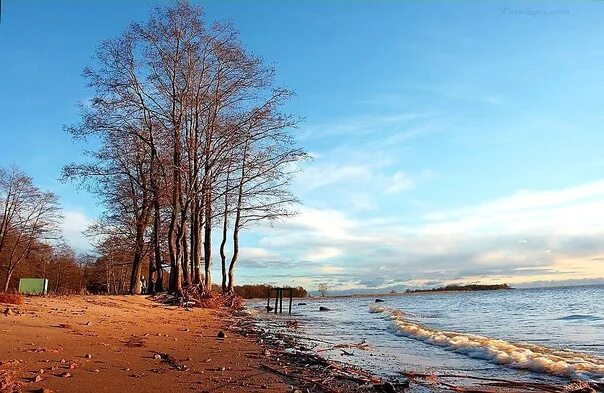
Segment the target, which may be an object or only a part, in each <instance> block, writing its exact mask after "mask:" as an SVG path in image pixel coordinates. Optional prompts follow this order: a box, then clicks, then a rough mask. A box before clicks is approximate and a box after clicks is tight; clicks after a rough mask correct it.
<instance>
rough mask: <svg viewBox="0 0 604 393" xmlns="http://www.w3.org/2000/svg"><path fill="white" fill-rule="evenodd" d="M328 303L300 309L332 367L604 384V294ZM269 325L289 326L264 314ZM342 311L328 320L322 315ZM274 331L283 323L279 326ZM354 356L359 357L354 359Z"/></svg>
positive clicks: (518, 292)
mask: <svg viewBox="0 0 604 393" xmlns="http://www.w3.org/2000/svg"><path fill="white" fill-rule="evenodd" d="M374 299H375V298H326V299H313V300H305V302H306V303H307V305H301V306H298V305H297V302H295V303H294V310H293V315H292V318H293V319H296V320H298V322H299V325H300V328H299V329H298V331H297V332H296V334H299V335H302V336H306V337H308V338H309V340H308V344H312V345H316V347H315V350H320V351H323V350H325V349H329V348H333V345H337V344H350V343H360V342H366V343H367V344H369V345H370V347H371V349H370V350H362V349H355V348H351V349H344V351H342V350H341V349H331V350H327V351H324V352H323V353H324V354H325V355H326V356H327V357H330V358H333V359H337V360H339V361H344V362H347V363H350V364H355V365H360V366H362V367H364V368H365V369H369V370H370V371H372V372H374V373H376V374H378V375H384V376H396V375H400V372H401V371H413V372H420V373H438V374H443V373H449V374H465V375H473V376H478V377H497V378H502V377H504V378H510V379H515V380H521V381H533V382H552V383H565V382H568V381H569V380H570V379H582V380H592V381H604V304H603V302H604V286H591V287H565V288H545V289H515V290H510V291H480V292H454V293H423V294H409V295H399V296H387V297H384V298H383V299H384V300H385V302H384V303H375V302H374ZM263 305H265V303H264V304H261V303H259V302H252V303H250V305H249V307H250V308H252V309H255V310H256V312H257V314H258V315H259V316H261V318H263V319H264V321H265V322H266V323H269V324H270V321H273V322H275V321H278V320H281V321H282V320H284V319H287V318H286V317H284V316H282V317H275V316H274V315H273V314H267V313H266V311H264V312H262V311H261V310H262V306H263ZM321 305H323V306H326V307H329V308H330V309H331V310H332V311H329V312H319V311H318V308H319V306H321ZM273 326H274V323H273ZM347 353H352V354H353V355H352V356H350V355H348V354H347Z"/></svg>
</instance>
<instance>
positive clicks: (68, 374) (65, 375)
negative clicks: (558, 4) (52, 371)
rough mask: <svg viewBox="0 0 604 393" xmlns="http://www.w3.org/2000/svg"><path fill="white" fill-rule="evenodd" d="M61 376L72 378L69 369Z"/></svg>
mask: <svg viewBox="0 0 604 393" xmlns="http://www.w3.org/2000/svg"><path fill="white" fill-rule="evenodd" d="M60 377H62V378H71V374H70V373H68V372H67V371H65V372H62V373H61V375H60Z"/></svg>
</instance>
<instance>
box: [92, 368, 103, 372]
mask: <svg viewBox="0 0 604 393" xmlns="http://www.w3.org/2000/svg"><path fill="white" fill-rule="evenodd" d="M92 371H94V372H95V373H98V372H99V371H101V370H99V369H98V368H95V369H94V370H92Z"/></svg>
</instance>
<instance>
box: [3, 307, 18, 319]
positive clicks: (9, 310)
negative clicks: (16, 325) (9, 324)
mask: <svg viewBox="0 0 604 393" xmlns="http://www.w3.org/2000/svg"><path fill="white" fill-rule="evenodd" d="M3 314H4V315H6V316H7V317H8V316H9V315H15V312H14V311H13V310H12V309H11V308H10V307H6V309H5V310H4V312H3Z"/></svg>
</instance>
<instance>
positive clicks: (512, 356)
mask: <svg viewBox="0 0 604 393" xmlns="http://www.w3.org/2000/svg"><path fill="white" fill-rule="evenodd" d="M369 310H370V312H373V313H383V314H384V315H386V316H387V317H388V318H390V319H391V320H392V323H393V329H394V333H395V334H397V335H400V336H404V337H408V338H412V339H416V340H421V341H424V342H426V343H429V344H432V345H437V346H440V347H443V348H445V349H447V350H451V351H455V352H457V353H461V354H464V355H467V356H470V357H473V358H477V359H484V360H488V361H490V362H493V363H496V364H501V365H505V366H508V367H513V368H518V369H525V370H530V371H535V372H541V373H548V374H553V375H557V376H560V377H566V378H571V379H573V378H576V379H582V380H591V381H600V382H601V381H604V358H601V357H596V356H590V355H588V354H584V353H578V352H572V351H566V350H555V349H551V348H546V347H542V346H538V345H531V344H526V343H512V342H508V341H505V340H499V339H495V338H490V337H484V336H479V335H475V334H466V333H458V332H447V331H440V330H437V329H433V328H429V327H426V326H423V325H420V324H418V323H415V322H412V321H410V320H408V319H406V318H405V314H404V313H403V312H401V311H400V310H396V309H389V308H386V307H382V306H374V305H371V306H370V307H369Z"/></svg>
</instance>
